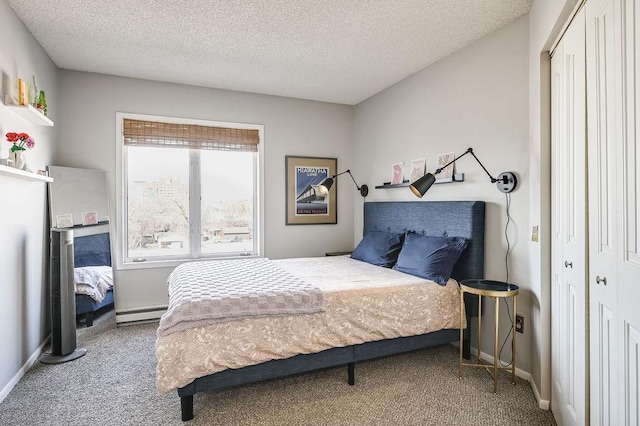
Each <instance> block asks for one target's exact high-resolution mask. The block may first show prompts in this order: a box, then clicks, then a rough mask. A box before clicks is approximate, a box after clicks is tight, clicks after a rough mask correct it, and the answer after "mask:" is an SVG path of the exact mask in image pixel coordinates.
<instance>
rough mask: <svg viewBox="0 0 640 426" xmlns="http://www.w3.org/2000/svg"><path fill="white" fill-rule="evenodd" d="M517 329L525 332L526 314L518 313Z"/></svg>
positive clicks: (519, 331)
mask: <svg viewBox="0 0 640 426" xmlns="http://www.w3.org/2000/svg"><path fill="white" fill-rule="evenodd" d="M516 331H517V332H518V333H524V316H522V315H518V314H516Z"/></svg>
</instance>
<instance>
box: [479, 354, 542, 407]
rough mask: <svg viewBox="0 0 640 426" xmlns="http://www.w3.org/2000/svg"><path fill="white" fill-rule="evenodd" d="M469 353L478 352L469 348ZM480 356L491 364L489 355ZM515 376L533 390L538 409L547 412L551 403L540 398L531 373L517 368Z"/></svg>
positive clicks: (491, 359)
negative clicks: (527, 383)
mask: <svg viewBox="0 0 640 426" xmlns="http://www.w3.org/2000/svg"><path fill="white" fill-rule="evenodd" d="M471 353H472V354H473V355H475V356H477V354H478V351H477V349H474V348H471ZM480 354H481V355H482V359H483V360H485V362H489V363H491V364H493V356H492V355H489V354H488V353H485V352H480ZM516 376H518V377H520V378H521V379H524V380H526V381H528V382H529V385H530V386H531V389H532V390H533V396H534V397H535V398H536V402H537V403H538V408H540V409H542V410H549V408H550V407H551V403H550V401H548V400H546V399H542V398H540V391H539V390H538V387H537V386H536V382H535V381H534V380H533V377H532V376H531V373H528V372H526V371H524V370H520V369H519V368H518V367H516Z"/></svg>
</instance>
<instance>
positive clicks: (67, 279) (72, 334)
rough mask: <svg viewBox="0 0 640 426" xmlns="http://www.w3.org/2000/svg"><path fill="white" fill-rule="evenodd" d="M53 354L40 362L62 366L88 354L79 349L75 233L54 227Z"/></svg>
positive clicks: (51, 294) (51, 258)
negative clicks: (74, 264) (75, 279)
mask: <svg viewBox="0 0 640 426" xmlns="http://www.w3.org/2000/svg"><path fill="white" fill-rule="evenodd" d="M50 236H51V252H50V253H51V254H50V271H51V282H50V300H51V309H50V310H51V353H45V354H43V355H42V357H41V358H40V362H42V363H45V364H60V363H62V362H67V361H73V360H74V359H78V358H80V357H81V356H83V355H84V354H86V353H87V350H86V349H85V348H77V347H76V295H75V285H74V282H73V281H74V278H73V230H72V229H58V228H51V232H50Z"/></svg>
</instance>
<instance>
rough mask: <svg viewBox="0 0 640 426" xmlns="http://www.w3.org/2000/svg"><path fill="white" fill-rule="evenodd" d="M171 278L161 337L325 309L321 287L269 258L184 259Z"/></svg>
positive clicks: (162, 320)
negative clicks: (255, 318)
mask: <svg viewBox="0 0 640 426" xmlns="http://www.w3.org/2000/svg"><path fill="white" fill-rule="evenodd" d="M168 282H169V309H168V310H167V312H166V313H165V314H164V315H162V318H161V319H160V326H159V328H158V335H159V336H162V335H167V334H170V333H175V332H177V331H182V330H186V329H189V328H193V327H201V326H205V325H208V324H213V323H217V322H224V321H229V320H234V319H241V318H248V317H259V316H269V315H292V314H310V313H316V312H321V311H324V295H323V294H322V292H321V291H320V290H319V289H318V288H317V287H316V286H314V285H311V284H309V283H307V282H305V281H303V280H302V279H300V278H298V277H296V276H294V275H293V274H290V273H288V272H287V271H286V270H284V269H282V268H280V267H279V266H278V265H277V264H275V263H274V262H272V261H271V260H269V259H266V258H251V259H239V260H214V261H208V262H189V263H183V264H182V265H180V266H178V267H177V268H176V269H175V270H174V271H173V272H172V273H171V274H170V275H169V278H168Z"/></svg>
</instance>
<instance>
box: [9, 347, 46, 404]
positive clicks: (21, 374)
mask: <svg viewBox="0 0 640 426" xmlns="http://www.w3.org/2000/svg"><path fill="white" fill-rule="evenodd" d="M50 340H51V335H49V336H47V338H46V339H44V342H42V344H41V345H40V346H39V347H38V349H36V351H35V352H34V353H33V354H31V356H30V357H29V359H27V361H26V362H25V363H24V364H23V365H22V368H20V370H18V372H17V373H16V375H15V376H13V377H12V378H11V380H9V383H7V385H6V386H5V387H4V388H3V389H2V391H0V403H1V402H2V401H4V399H5V398H6V397H7V395H9V393H10V392H11V391H12V390H13V388H14V387H15V386H16V385H17V384H18V382H19V381H20V379H22V377H24V375H25V374H26V373H27V371H29V369H30V368H31V367H32V366H33V364H35V363H36V362H37V361H38V358H40V355H41V354H42V351H43V350H44V348H45V346H47V345H48V344H49V341H50Z"/></svg>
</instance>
